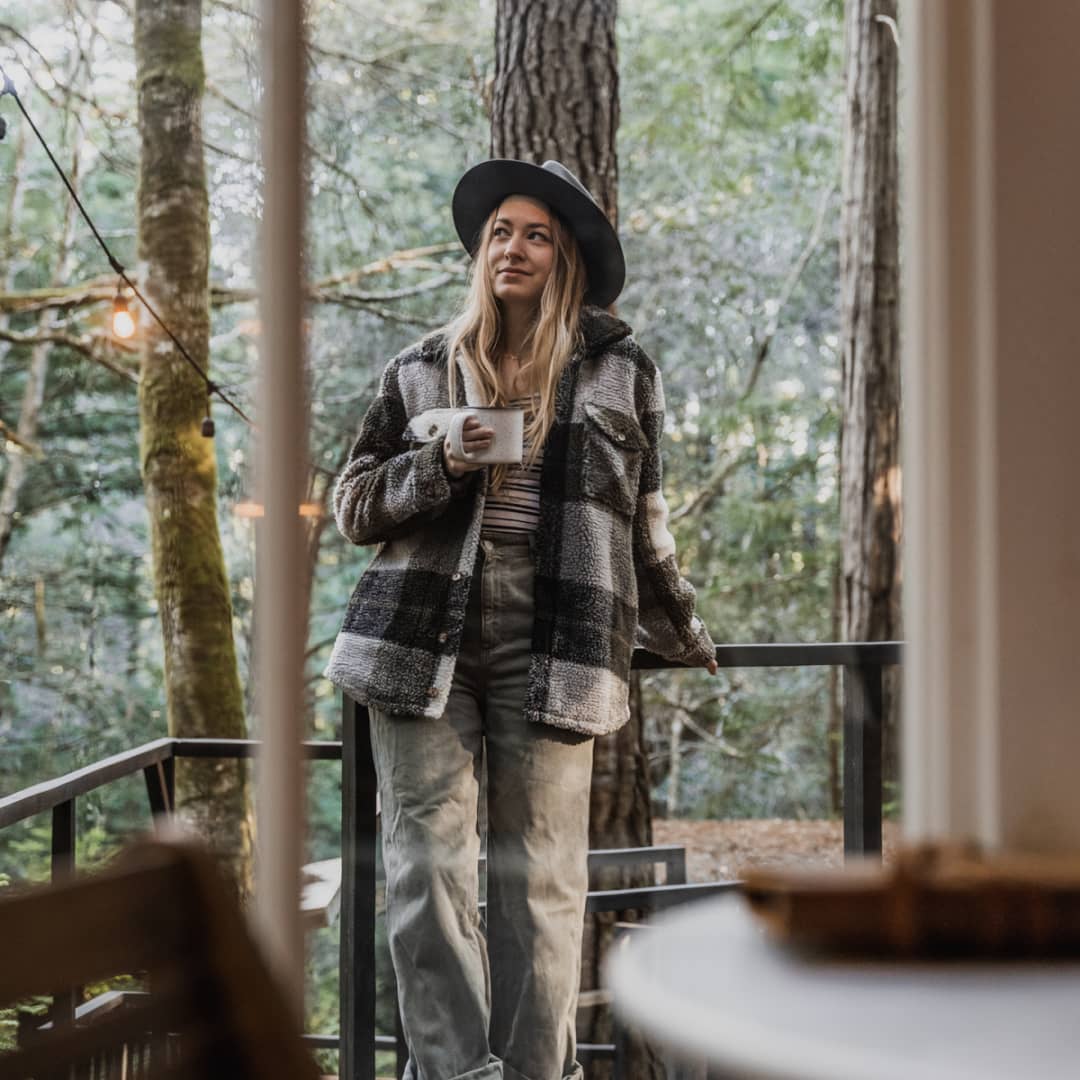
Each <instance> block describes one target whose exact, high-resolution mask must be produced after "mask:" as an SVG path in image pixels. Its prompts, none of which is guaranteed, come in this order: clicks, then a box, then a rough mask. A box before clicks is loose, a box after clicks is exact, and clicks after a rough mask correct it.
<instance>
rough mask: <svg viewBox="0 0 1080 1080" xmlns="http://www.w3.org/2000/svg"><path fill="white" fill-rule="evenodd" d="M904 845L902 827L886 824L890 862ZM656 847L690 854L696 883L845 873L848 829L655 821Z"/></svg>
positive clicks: (824, 824) (817, 824)
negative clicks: (772, 874) (753, 875)
mask: <svg viewBox="0 0 1080 1080" xmlns="http://www.w3.org/2000/svg"><path fill="white" fill-rule="evenodd" d="M898 840H899V826H898V825H896V824H895V823H893V822H886V823H885V826H884V836H883V846H884V849H885V851H884V855H885V861H886V862H889V861H890V859H891V858H892V855H893V852H894V851H895V848H896V844H897V842H898ZM653 842H654V843H656V844H681V845H682V846H683V847H685V848H686V876H687V878H688V879H689V880H690V881H722V880H724V879H725V878H734V877H739V876H740V874H742V873H743V872H744V871H745V870H746V869H748V868H750V867H760V866H784V867H796V866H797V867H818V868H825V867H839V866H842V865H843V861H844V840H843V825H842V823H841V822H839V821H788V820H778V819H757V820H734V821H690V820H684V819H678V818H672V819H667V818H654V819H653Z"/></svg>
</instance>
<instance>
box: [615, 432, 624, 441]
mask: <svg viewBox="0 0 1080 1080" xmlns="http://www.w3.org/2000/svg"><path fill="white" fill-rule="evenodd" d="M615 438H616V439H618V440H619V442H626V436H625V435H624V434H623V433H622V432H621V431H617V432H616V433H615Z"/></svg>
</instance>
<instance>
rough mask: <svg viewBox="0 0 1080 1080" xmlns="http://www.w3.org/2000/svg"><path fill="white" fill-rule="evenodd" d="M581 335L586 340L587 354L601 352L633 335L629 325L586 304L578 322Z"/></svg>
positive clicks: (601, 309)
mask: <svg viewBox="0 0 1080 1080" xmlns="http://www.w3.org/2000/svg"><path fill="white" fill-rule="evenodd" d="M578 326H580V327H581V334H582V337H583V338H584V340H585V353H586V354H588V353H594V352H599V351H600V350H601V349H602V348H604V347H605V346H607V345H611V344H612V343H613V342H616V341H619V340H621V339H622V338H624V337H627V336H629V335H630V334H632V333H633V330H632V328H631V327H630V324H629V323H626V322H623V320H622V319H619V318H617V317H616V316H614V315H611V314H609V313H608V312H607V311H605V310H604V309H603V308H599V307H593V306H592V304H586V305H585V306H584V307H583V308H582V309H581V318H580V319H579V320H578Z"/></svg>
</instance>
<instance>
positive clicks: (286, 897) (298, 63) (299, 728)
mask: <svg viewBox="0 0 1080 1080" xmlns="http://www.w3.org/2000/svg"><path fill="white" fill-rule="evenodd" d="M262 20H263V52H262V70H263V82H264V86H265V93H264V97H263V102H262V139H263V161H264V164H265V184H264V189H263V216H262V230H261V237H260V264H261V277H260V282H259V317H260V320H261V334H260V339H259V340H260V361H261V370H260V372H259V411H258V420H259V426H260V431H259V435H258V439H257V442H258V458H257V462H258V465H257V468H258V476H259V484H260V488H261V494H262V501H263V502H264V503H265V506H266V515H265V517H264V518H263V520H262V522H261V526H260V536H259V543H258V547H257V552H256V578H255V580H256V595H255V619H256V628H255V629H256V647H255V660H256V685H257V695H256V697H257V711H258V717H259V723H260V731H261V735H262V739H263V747H262V752H261V754H260V757H259V763H258V768H257V787H256V805H257V810H258V813H257V823H258V832H257V851H258V856H257V863H256V887H257V895H256V924H257V927H258V930H259V933H260V936H261V939H262V945H263V949H264V952H265V953H266V955H267V956H268V957H269V959H270V962H271V964H272V965H273V967H274V969H275V971H276V973H277V975H278V977H279V979H280V981H281V983H282V986H283V988H284V990H285V992H286V993H287V994H288V995H289V997H290V998H291V1000H292V1002H293V1005H294V1007H295V1009H296V1012H297V1016H298V1017H299V1015H300V1011H301V1008H302V1002H303V975H304V940H303V931H302V929H301V924H300V867H301V864H302V861H303V837H304V825H303V823H304V799H303V769H304V762H303V758H302V756H301V754H300V742H301V740H302V738H303V721H304V710H303V656H304V640H303V630H304V627H305V625H306V619H305V615H304V611H303V590H302V587H301V582H302V581H303V577H304V571H303V560H304V543H303V534H302V531H301V529H302V519H301V518H300V516H299V513H298V508H299V505H300V502H301V499H302V482H303V468H304V462H305V460H306V457H307V408H306V402H307V387H306V384H305V377H304V338H303V330H302V319H303V316H304V310H303V303H302V299H301V295H302V293H301V289H302V262H301V250H302V244H303V219H304V212H303V211H304V183H303V156H304V155H303V146H304V139H303V122H304V99H305V93H304V65H303V43H304V27H303V20H302V11H301V4H300V2H299V0H263V3H262Z"/></svg>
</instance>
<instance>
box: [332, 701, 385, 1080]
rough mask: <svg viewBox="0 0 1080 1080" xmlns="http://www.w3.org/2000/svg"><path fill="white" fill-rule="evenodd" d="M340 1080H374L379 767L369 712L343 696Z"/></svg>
mask: <svg viewBox="0 0 1080 1080" xmlns="http://www.w3.org/2000/svg"><path fill="white" fill-rule="evenodd" d="M341 721H342V722H341V1026H340V1032H341V1049H340V1056H339V1059H338V1070H339V1074H340V1076H341V1080H374V1077H375V827H376V821H375V792H376V781H375V763H374V760H373V758H372V754H371V734H370V729H369V721H368V711H367V709H366V708H365V707H364V706H362V705H358V704H357V703H356V702H355V701H353V700H352V698H350V697H349V695H348V694H343V695H342V717H341Z"/></svg>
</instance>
